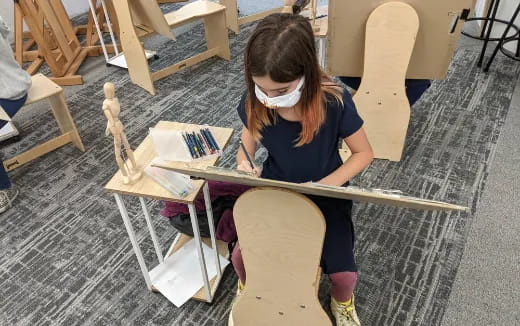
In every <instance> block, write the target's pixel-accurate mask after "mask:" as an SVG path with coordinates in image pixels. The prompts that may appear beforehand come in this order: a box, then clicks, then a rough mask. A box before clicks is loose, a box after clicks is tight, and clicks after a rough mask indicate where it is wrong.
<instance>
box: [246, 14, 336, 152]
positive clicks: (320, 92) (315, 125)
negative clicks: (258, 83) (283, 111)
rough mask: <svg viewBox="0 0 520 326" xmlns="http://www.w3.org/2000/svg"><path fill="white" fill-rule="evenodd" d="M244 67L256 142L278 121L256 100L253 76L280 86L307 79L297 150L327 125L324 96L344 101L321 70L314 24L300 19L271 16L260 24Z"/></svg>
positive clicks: (249, 117) (251, 128)
mask: <svg viewBox="0 0 520 326" xmlns="http://www.w3.org/2000/svg"><path fill="white" fill-rule="evenodd" d="M244 65H245V79H246V83H247V88H248V95H247V99H246V113H247V128H248V130H249V131H250V132H251V134H252V135H253V137H254V138H255V139H256V140H260V139H261V130H262V129H263V128H264V127H265V126H269V125H271V124H272V123H273V122H274V121H275V119H276V110H271V109H266V108H265V107H264V105H263V104H262V103H261V102H260V101H259V100H258V99H257V98H256V95H255V84H254V82H253V76H258V77H263V76H269V77H270V78H271V79H272V80H273V81H274V82H277V83H289V82H292V81H294V80H296V79H298V78H301V77H302V76H304V77H305V82H304V86H303V90H302V96H301V99H300V106H299V110H300V111H299V114H300V116H301V117H302V120H301V124H302V131H301V134H300V136H299V137H298V138H297V139H295V142H296V146H302V145H304V144H308V143H310V142H311V141H312V139H313V138H314V136H315V135H316V134H317V133H318V131H319V129H320V127H321V125H322V124H323V122H324V121H325V117H326V112H325V109H326V108H325V105H326V96H325V94H327V93H329V94H332V95H333V96H334V97H335V98H336V99H338V100H339V101H341V88H340V87H339V86H338V85H336V84H335V83H333V82H332V80H331V79H330V77H328V76H327V75H326V74H325V73H323V72H322V71H321V69H320V67H319V64H318V59H317V57H316V46H315V41H314V33H313V31H312V27H311V24H310V23H309V21H308V20H307V19H306V18H304V17H302V16H300V15H293V14H272V15H269V16H267V17H265V18H264V19H263V20H262V21H260V22H259V23H258V25H257V26H256V29H255V31H254V32H253V35H251V38H250V39H249V42H248V44H247V48H246V51H245V54H244Z"/></svg>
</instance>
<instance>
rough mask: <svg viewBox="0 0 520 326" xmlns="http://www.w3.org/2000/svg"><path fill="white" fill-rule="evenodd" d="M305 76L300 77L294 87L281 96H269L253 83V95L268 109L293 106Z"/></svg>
mask: <svg viewBox="0 0 520 326" xmlns="http://www.w3.org/2000/svg"><path fill="white" fill-rule="evenodd" d="M304 81H305V77H302V78H301V79H300V81H299V82H298V85H297V86H296V88H295V89H294V90H293V91H292V92H290V93H288V94H284V95H281V96H276V97H269V96H267V94H265V93H264V92H263V91H262V90H261V89H260V87H258V85H256V84H255V95H256V98H257V99H258V100H259V101H260V102H261V103H262V104H263V105H265V106H266V107H268V108H270V109H276V108H290V107H293V106H295V105H296V104H297V103H298V101H299V100H300V98H301V96H302V90H303V82H304Z"/></svg>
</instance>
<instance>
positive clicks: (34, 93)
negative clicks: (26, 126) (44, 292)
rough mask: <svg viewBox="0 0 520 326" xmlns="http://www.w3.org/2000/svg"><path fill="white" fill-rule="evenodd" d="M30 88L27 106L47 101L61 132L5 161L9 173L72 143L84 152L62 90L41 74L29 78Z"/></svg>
mask: <svg viewBox="0 0 520 326" xmlns="http://www.w3.org/2000/svg"><path fill="white" fill-rule="evenodd" d="M31 79H32V86H31V89H29V93H28V95H27V101H26V102H25V105H24V107H26V106H27V105H29V104H31V103H34V102H38V101H41V100H43V99H47V100H48V101H49V103H50V105H51V108H52V113H53V114H54V118H55V119H56V122H58V126H59V128H60V131H61V135H60V136H58V137H55V138H53V139H51V140H49V141H47V142H45V143H43V144H41V145H38V146H36V147H33V148H32V149H30V150H28V151H25V152H23V153H21V154H18V155H16V156H15V157H13V158H11V159H8V160H5V161H4V162H3V163H4V168H5V170H6V171H11V170H14V169H16V168H17V167H19V166H21V165H23V164H25V163H27V162H30V161H32V160H34V159H36V158H38V157H40V156H42V155H45V154H47V153H49V152H50V151H53V150H55V149H57V148H59V147H61V146H63V145H65V144H68V143H72V144H74V146H76V147H77V148H78V149H79V150H80V151H82V152H84V151H85V147H84V146H83V143H82V142H81V138H80V136H79V133H78V130H77V129H76V125H75V124H74V120H72V116H71V115H70V112H69V109H68V107H67V104H66V103H65V98H64V97H63V89H62V88H61V87H60V86H58V85H56V84H55V83H54V82H53V81H52V80H50V79H49V78H47V77H45V76H44V75H42V74H37V75H34V76H32V77H31Z"/></svg>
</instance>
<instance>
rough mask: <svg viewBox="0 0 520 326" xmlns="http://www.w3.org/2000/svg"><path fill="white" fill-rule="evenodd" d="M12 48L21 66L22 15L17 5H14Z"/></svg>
mask: <svg viewBox="0 0 520 326" xmlns="http://www.w3.org/2000/svg"><path fill="white" fill-rule="evenodd" d="M14 47H15V57H16V61H17V62H18V64H19V65H20V66H21V65H23V15H22V9H20V5H19V4H18V3H16V2H15V3H14Z"/></svg>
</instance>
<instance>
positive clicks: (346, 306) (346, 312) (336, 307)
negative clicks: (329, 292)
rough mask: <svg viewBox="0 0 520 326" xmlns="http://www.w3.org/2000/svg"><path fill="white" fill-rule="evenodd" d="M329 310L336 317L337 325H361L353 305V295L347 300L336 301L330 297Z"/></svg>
mask: <svg viewBox="0 0 520 326" xmlns="http://www.w3.org/2000/svg"><path fill="white" fill-rule="evenodd" d="M330 310H332V314H333V315H334V318H335V319H336V325H337V326H361V323H360V322H359V318H358V316H357V313H356V306H354V296H352V299H350V300H349V301H348V302H338V301H336V299H334V298H333V297H331V298H330Z"/></svg>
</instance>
